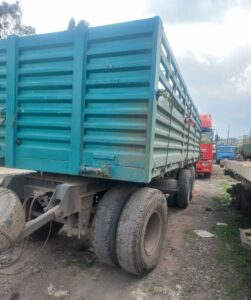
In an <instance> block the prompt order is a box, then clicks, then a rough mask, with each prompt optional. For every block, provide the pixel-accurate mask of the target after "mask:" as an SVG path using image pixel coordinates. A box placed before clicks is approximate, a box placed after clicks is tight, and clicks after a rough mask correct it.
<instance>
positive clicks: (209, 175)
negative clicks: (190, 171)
mask: <svg viewBox="0 0 251 300" xmlns="http://www.w3.org/2000/svg"><path fill="white" fill-rule="evenodd" d="M211 176H212V174H211V173H205V174H204V177H205V178H208V179H209V178H211Z"/></svg>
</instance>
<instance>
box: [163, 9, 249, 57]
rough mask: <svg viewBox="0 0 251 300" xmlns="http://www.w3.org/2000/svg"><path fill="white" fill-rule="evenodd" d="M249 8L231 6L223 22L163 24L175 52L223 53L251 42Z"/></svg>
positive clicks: (228, 52)
mask: <svg viewBox="0 0 251 300" xmlns="http://www.w3.org/2000/svg"><path fill="white" fill-rule="evenodd" d="M250 28H251V11H250V10H244V9H242V8H240V7H234V8H233V9H231V10H229V12H228V13H227V14H226V17H225V20H224V22H223V23H209V22H208V23H205V22H203V23H189V24H180V25H171V26H168V25H166V31H167V34H168V37H169V40H170V42H171V45H172V47H173V48H174V53H176V55H184V53H185V52H186V51H192V52H193V53H195V55H196V56H197V57H198V59H201V57H203V56H204V55H206V54H210V55H214V56H216V57H218V58H220V57H225V56H226V55H228V54H230V53H231V52H232V51H233V50H234V49H236V48H239V47H243V46H248V45H251V35H250Z"/></svg>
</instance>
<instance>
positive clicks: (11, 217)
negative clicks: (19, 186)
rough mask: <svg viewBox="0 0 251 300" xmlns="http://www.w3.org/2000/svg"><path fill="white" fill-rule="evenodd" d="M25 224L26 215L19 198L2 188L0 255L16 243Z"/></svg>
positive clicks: (0, 189) (0, 201)
mask: <svg viewBox="0 0 251 300" xmlns="http://www.w3.org/2000/svg"><path fill="white" fill-rule="evenodd" d="M24 224H25V213H24V210H23V207H22V204H21V202H20V200H19V198H18V196H17V195H16V194H15V193H14V192H13V191H11V190H9V189H4V188H0V253H1V252H2V251H4V250H6V249H8V248H9V247H10V246H11V245H12V244H13V243H15V242H16V240H17V239H18V237H19V236H20V234H21V232H22V230H23V228H24Z"/></svg>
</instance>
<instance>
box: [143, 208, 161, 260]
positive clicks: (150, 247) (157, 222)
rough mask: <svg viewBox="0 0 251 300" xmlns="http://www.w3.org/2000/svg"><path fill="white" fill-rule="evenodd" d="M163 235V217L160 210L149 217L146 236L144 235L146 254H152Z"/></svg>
mask: <svg viewBox="0 0 251 300" xmlns="http://www.w3.org/2000/svg"><path fill="white" fill-rule="evenodd" d="M160 236H161V219H160V215H159V213H158V212H154V213H153V214H152V215H151V217H150V218H149V219H148V222H147V225H146V230H145V236H144V249H145V253H146V255H152V254H153V253H154V252H155V250H156V248H157V246H158V244H159V240H160Z"/></svg>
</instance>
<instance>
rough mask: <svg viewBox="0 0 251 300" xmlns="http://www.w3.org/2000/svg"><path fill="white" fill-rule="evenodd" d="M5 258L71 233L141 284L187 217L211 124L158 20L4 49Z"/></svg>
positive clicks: (1, 212)
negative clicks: (174, 223) (175, 221)
mask: <svg viewBox="0 0 251 300" xmlns="http://www.w3.org/2000/svg"><path fill="white" fill-rule="evenodd" d="M0 105H1V115H0V116H1V127H0V128H1V135H0V156H1V162H2V165H3V166H6V167H11V168H19V169H30V170H35V171H36V172H35V173H34V172H33V173H28V174H24V175H20V174H19V175H16V176H7V177H5V179H4V180H3V182H2V184H1V192H0V245H1V247H0V249H2V250H3V249H6V248H8V247H9V246H11V245H12V244H14V243H15V241H18V240H19V241H20V240H23V239H25V238H26V237H27V236H28V235H30V234H36V235H37V236H40V237H46V236H47V235H48V233H50V234H51V235H55V234H57V232H58V231H59V230H60V229H61V228H62V226H64V225H65V224H67V226H66V228H67V231H68V234H69V235H70V234H71V233H72V232H73V231H74V232H76V235H77V237H78V238H81V237H82V236H84V235H86V234H87V232H89V230H90V229H91V232H92V234H91V239H92V243H93V246H94V250H95V253H96V254H97V256H98V257H99V259H100V260H101V261H103V262H105V263H107V264H110V265H116V266H120V267H121V268H123V269H124V270H126V271H128V272H130V273H133V274H136V275H140V274H144V273H145V272H147V271H149V270H151V269H153V268H154V267H155V266H156V264H157V262H158V260H159V257H160V253H161V249H162V245H163V242H164V240H165V236H166V226H167V208H168V206H167V204H168V203H167V201H168V199H169V198H168V199H166V197H165V195H172V201H173V202H175V203H176V205H177V206H178V207H180V208H186V207H187V206H188V205H189V201H190V199H191V197H192V189H193V184H194V177H195V168H194V165H195V163H196V161H197V160H198V159H199V143H200V134H201V123H200V119H199V115H198V111H197V108H196V106H195V105H194V102H193V100H192V98H191V96H190V95H189V92H188V89H187V86H186V84H185V82H184V80H183V77H182V75H181V72H180V70H179V67H178V65H177V63H176V60H175V58H174V55H173V53H172V50H171V48H170V46H169V43H168V40H167V38H166V36H165V33H164V30H163V25H162V22H161V20H160V18H159V17H155V18H152V19H146V20H138V21H132V22H126V23H120V24H112V25H106V26H98V27H87V26H86V25H84V24H81V25H80V26H78V27H77V28H76V29H74V30H72V31H63V32H57V33H49V34H41V35H32V36H25V37H17V36H9V37H8V38H6V39H1V40H0ZM7 208H8V209H7Z"/></svg>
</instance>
